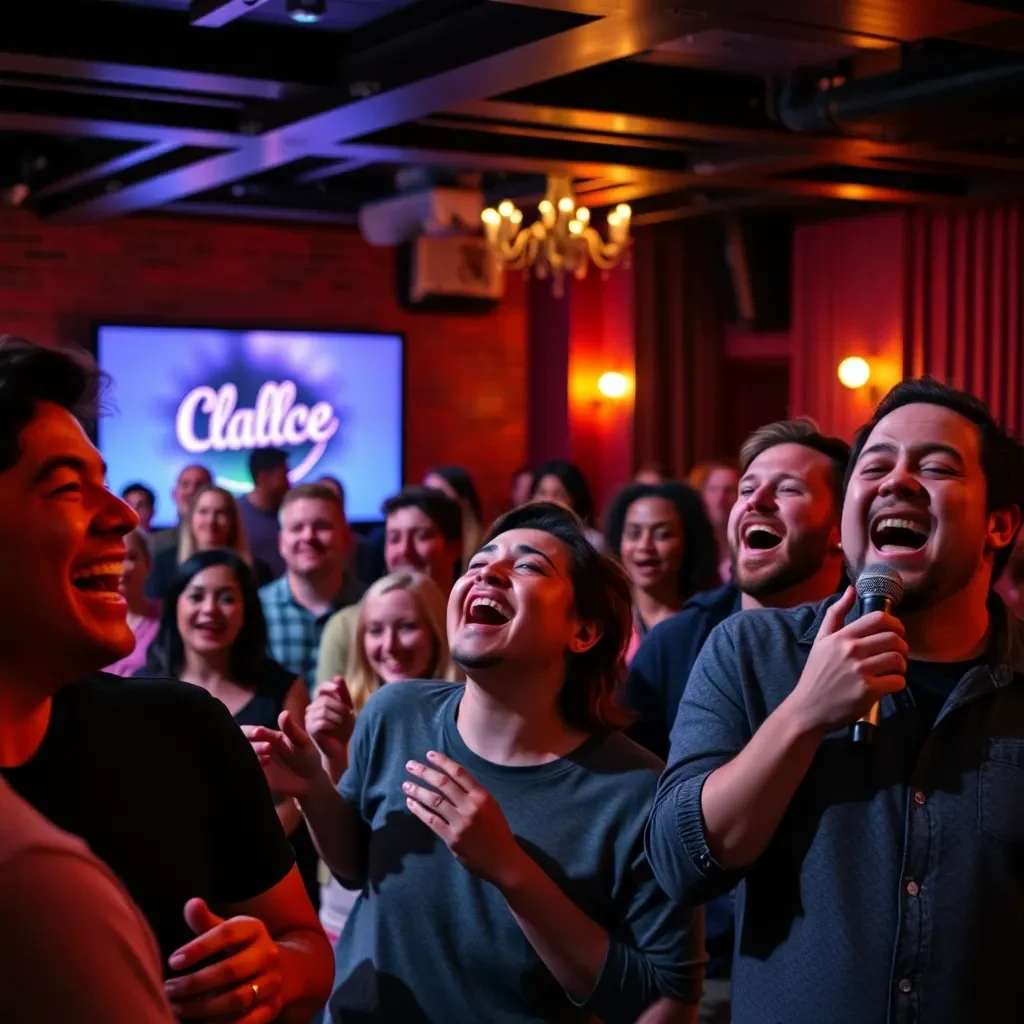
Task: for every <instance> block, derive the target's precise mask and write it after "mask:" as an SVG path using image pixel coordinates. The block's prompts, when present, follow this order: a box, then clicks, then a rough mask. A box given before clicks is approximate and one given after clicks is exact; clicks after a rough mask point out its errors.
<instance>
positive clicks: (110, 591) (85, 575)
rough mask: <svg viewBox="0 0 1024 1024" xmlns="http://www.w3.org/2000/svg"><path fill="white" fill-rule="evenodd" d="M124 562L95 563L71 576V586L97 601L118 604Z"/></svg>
mask: <svg viewBox="0 0 1024 1024" xmlns="http://www.w3.org/2000/svg"><path fill="white" fill-rule="evenodd" d="M123 575H124V562H96V563H94V564H93V565H90V566H86V568H84V569H79V570H77V571H76V572H74V573H72V574H71V585H72V586H73V587H74V588H75V589H76V590H78V591H80V592H81V593H83V594H88V595H89V597H92V598H96V599H98V600H106V601H114V602H120V601H123V600H124V598H123V597H122V596H121V590H120V583H121V577H122V576H123Z"/></svg>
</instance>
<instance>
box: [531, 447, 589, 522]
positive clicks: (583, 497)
mask: <svg viewBox="0 0 1024 1024" xmlns="http://www.w3.org/2000/svg"><path fill="white" fill-rule="evenodd" d="M546 476H553V477H557V478H558V479H559V480H560V481H561V484H562V486H563V487H564V488H565V489H566V491H567V492H568V494H569V500H570V501H571V502H572V510H573V512H575V513H576V515H578V516H579V517H580V519H582V520H583V522H584V523H587V524H589V523H590V521H591V520H592V519H593V517H594V499H593V498H591V496H590V488H589V487H588V486H587V480H586V477H584V475H583V473H582V472H581V471H580V468H579V466H577V465H576V464H575V463H574V462H567V461H566V460H565V459H549V460H548V461H547V462H544V463H542V464H541V465H540V466H538V467H537V472H536V473H534V475H533V492H532V493H533V494H536V493H537V488H538V487H539V486H540V482H541V480H543V479H544V477H546Z"/></svg>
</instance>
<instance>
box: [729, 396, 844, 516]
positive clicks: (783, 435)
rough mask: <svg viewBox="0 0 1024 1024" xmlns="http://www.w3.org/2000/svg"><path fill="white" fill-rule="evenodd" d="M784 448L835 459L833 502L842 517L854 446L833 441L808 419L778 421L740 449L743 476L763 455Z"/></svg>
mask: <svg viewBox="0 0 1024 1024" xmlns="http://www.w3.org/2000/svg"><path fill="white" fill-rule="evenodd" d="M780 444H798V445H802V446H803V447H804V448H810V449H811V450H812V451H816V452H821V454H822V455H824V456H826V458H828V459H831V461H832V467H831V472H830V473H829V485H830V486H831V488H832V499H833V501H834V503H835V508H836V515H837V516H839V515H841V514H842V510H843V493H844V491H845V479H846V473H847V471H848V469H849V467H850V465H851V464H852V463H851V461H850V446H849V445H848V444H847V443H846V442H845V441H844V440H843V439H842V438H841V437H829V436H828V435H827V434H823V433H821V431H819V430H818V425H817V423H815V422H814V420H812V419H809V418H808V417H806V416H799V417H797V418H796V419H792V420H777V421H776V422H775V423H768V424H766V425H765V426H763V427H758V428H757V430H755V431H754V432H753V433H752V434H751V435H750V436H749V437H748V438H747V439H746V441H744V442H743V446H742V447H741V448H740V475H741V476H742V475H743V474H744V473H746V471H747V470H748V469H749V468H750V464H751V463H752V462H753V461H754V459H756V458H757V457H758V456H759V455H761V454H763V453H764V452H766V451H768V450H769V449H770V448H777V447H778V446H779V445H780Z"/></svg>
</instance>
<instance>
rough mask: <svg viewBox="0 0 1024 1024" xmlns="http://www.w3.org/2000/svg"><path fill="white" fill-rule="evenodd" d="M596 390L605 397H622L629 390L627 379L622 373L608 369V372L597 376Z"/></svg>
mask: <svg viewBox="0 0 1024 1024" xmlns="http://www.w3.org/2000/svg"><path fill="white" fill-rule="evenodd" d="M591 380H593V378H591ZM597 390H598V391H600V392H601V394H602V395H604V397H605V398H616V399H618V398H623V397H625V395H626V393H627V392H628V391H629V381H628V380H627V379H626V377H625V376H624V375H623V374H621V373H615V372H614V371H609V372H608V373H602V374H601V376H600V377H599V378H598V380H597Z"/></svg>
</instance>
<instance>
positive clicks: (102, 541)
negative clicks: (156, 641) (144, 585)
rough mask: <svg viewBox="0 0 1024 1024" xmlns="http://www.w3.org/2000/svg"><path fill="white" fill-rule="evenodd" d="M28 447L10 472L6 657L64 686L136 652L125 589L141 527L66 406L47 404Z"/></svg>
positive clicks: (0, 617) (1, 543) (6, 491)
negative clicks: (128, 547) (132, 543)
mask: <svg viewBox="0 0 1024 1024" xmlns="http://www.w3.org/2000/svg"><path fill="white" fill-rule="evenodd" d="M19 447H20V451H21V455H20V458H19V459H18V461H17V462H16V463H15V464H14V465H13V466H11V467H10V468H9V469H6V470H4V471H3V472H0V572H2V573H3V574H4V576H5V578H6V581H7V586H5V587H3V588H0V621H3V623H4V643H3V645H2V647H0V660H2V661H3V662H4V663H5V664H6V665H9V666H10V671H11V672H12V673H13V672H19V671H22V670H24V669H25V668H26V667H32V666H33V663H34V671H35V673H36V675H38V676H39V678H40V679H41V680H46V681H47V682H48V683H56V684H57V685H60V684H62V683H64V682H69V681H70V680H71V679H74V678H75V677H77V676H79V675H82V674H84V673H86V672H91V671H94V670H95V669H98V668H100V667H102V666H103V665H109V664H110V663H111V662H113V661H116V660H118V659H119V658H123V657H124V656H125V655H127V654H129V653H131V650H132V648H133V647H134V646H135V639H134V637H133V636H132V632H131V630H130V629H129V628H128V624H127V621H126V612H127V607H126V603H125V599H124V597H123V596H122V595H121V594H120V593H119V591H118V583H119V581H120V578H121V573H122V568H123V564H124V559H125V546H124V541H123V537H124V535H125V534H126V533H128V531H129V530H132V529H134V528H135V527H136V526H137V525H138V520H137V518H136V516H135V513H134V512H133V511H132V510H131V509H130V508H129V507H128V505H126V504H125V503H124V502H123V501H121V499H120V498H118V497H116V496H115V495H113V494H111V493H110V491H108V490H107V488H106V485H105V482H104V478H105V468H104V465H103V460H102V459H101V458H100V455H99V453H98V452H97V451H96V449H95V448H94V447H93V445H92V444H91V443H90V442H89V440H88V438H87V437H86V436H85V433H84V431H83V430H82V428H81V426H80V425H79V424H78V422H77V420H75V418H74V417H73V416H72V415H71V414H70V413H69V412H67V411H66V410H65V409H62V408H60V407H59V406H57V405H54V404H52V403H49V402H40V403H39V405H38V406H37V407H36V411H35V415H34V416H33V417H32V419H31V420H30V421H29V422H28V424H27V425H26V426H25V428H24V429H23V430H22V432H21V435H20V438H19Z"/></svg>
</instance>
